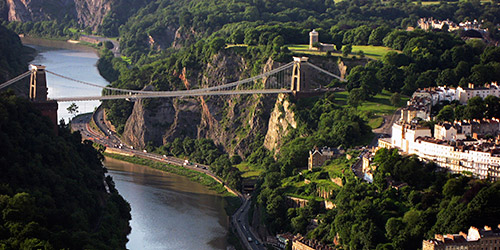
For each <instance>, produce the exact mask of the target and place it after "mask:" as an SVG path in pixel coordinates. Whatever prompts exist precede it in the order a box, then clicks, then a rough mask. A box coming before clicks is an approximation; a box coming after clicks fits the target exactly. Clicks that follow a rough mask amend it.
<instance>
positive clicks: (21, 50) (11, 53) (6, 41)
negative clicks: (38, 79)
mask: <svg viewBox="0 0 500 250" xmlns="http://www.w3.org/2000/svg"><path fill="white" fill-rule="evenodd" d="M33 53H34V50H33V49H31V48H28V47H25V46H23V44H22V43H21V40H20V39H19V36H18V35H17V34H16V33H15V32H13V31H12V30H10V29H8V28H6V27H5V26H3V25H1V24H0V83H3V82H5V81H7V80H9V79H11V78H13V77H15V76H18V75H20V74H21V73H24V72H26V70H27V67H26V66H27V63H28V61H30V60H32V58H33V55H32V54H33Z"/></svg>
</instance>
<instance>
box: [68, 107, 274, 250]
mask: <svg viewBox="0 0 500 250" xmlns="http://www.w3.org/2000/svg"><path fill="white" fill-rule="evenodd" d="M92 116H94V121H95V123H96V125H97V127H98V128H99V129H100V130H101V131H100V133H99V132H96V131H94V130H92V129H91V128H90V126H89V123H90V120H91V118H92ZM71 128H72V130H73V131H80V133H81V135H82V138H83V139H87V140H92V141H94V142H96V143H99V144H101V145H104V146H106V147H109V148H114V150H117V151H121V152H123V153H129V154H132V155H135V156H138V157H143V158H147V159H151V160H156V161H160V162H165V163H167V164H172V165H176V166H181V167H185V168H188V169H191V170H195V171H198V172H202V173H205V174H207V175H209V176H211V177H212V178H214V179H216V180H217V181H218V182H220V183H223V180H221V179H220V178H219V177H218V176H216V175H215V174H214V173H212V172H211V171H210V167H209V166H207V165H204V164H199V163H190V164H185V160H184V159H180V158H176V157H172V156H165V155H159V154H154V153H150V152H145V151H141V150H137V149H134V148H132V147H130V146H128V145H126V144H125V143H123V142H122V141H121V140H120V138H119V137H118V136H116V135H115V134H114V133H113V132H112V131H111V130H109V129H108V127H107V126H106V124H105V123H104V118H103V110H102V108H101V107H99V108H98V109H97V110H96V111H95V112H94V113H93V114H92V115H91V114H87V115H81V116H78V117H76V118H74V119H73V120H72V121H71ZM224 187H225V188H226V189H227V190H228V191H229V192H231V193H233V194H235V195H237V196H238V197H240V199H241V201H242V202H243V204H242V205H241V207H240V208H238V210H237V211H236V213H235V214H234V215H233V216H232V217H231V223H232V225H233V226H234V227H235V228H236V231H237V233H238V236H239V237H240V240H241V242H242V243H243V244H244V246H245V247H246V248H247V249H251V250H264V249H265V248H264V246H263V245H262V242H261V240H257V239H258V237H256V235H257V234H256V233H255V232H254V231H253V230H252V228H251V227H250V224H249V222H248V211H249V207H250V203H251V202H250V195H242V194H241V193H239V192H238V191H237V190H232V189H231V188H229V187H228V186H226V185H224ZM249 238H251V241H249V240H248V239H249Z"/></svg>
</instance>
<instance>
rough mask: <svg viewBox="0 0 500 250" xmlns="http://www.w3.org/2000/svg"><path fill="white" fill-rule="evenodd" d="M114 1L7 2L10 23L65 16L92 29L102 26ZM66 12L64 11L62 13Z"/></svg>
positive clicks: (54, 0) (56, 0) (57, 0)
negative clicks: (75, 19)
mask: <svg viewBox="0 0 500 250" xmlns="http://www.w3.org/2000/svg"><path fill="white" fill-rule="evenodd" d="M112 2H113V0H6V3H7V7H8V16H7V18H8V20H9V21H20V22H28V21H34V22H36V21H43V20H54V19H59V20H62V18H64V16H65V15H69V16H70V17H75V18H77V20H78V22H79V23H81V24H83V25H85V26H90V27H94V28H95V27H97V26H98V25H99V24H101V22H102V19H103V18H104V16H105V15H106V14H107V13H108V12H109V11H110V9H111V4H112ZM61 10H64V11H61Z"/></svg>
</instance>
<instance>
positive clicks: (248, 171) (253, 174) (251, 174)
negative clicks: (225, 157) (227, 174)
mask: <svg viewBox="0 0 500 250" xmlns="http://www.w3.org/2000/svg"><path fill="white" fill-rule="evenodd" d="M235 167H236V168H238V169H239V170H240V172H241V173H242V174H241V177H243V178H250V179H251V178H258V177H259V176H260V174H261V173H262V172H264V170H263V169H262V168H259V167H257V166H255V165H253V164H250V163H247V162H242V163H240V164H238V165H235Z"/></svg>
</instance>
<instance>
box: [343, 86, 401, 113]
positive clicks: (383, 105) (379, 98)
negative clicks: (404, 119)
mask: <svg viewBox="0 0 500 250" xmlns="http://www.w3.org/2000/svg"><path fill="white" fill-rule="evenodd" d="M348 95H349V93H348V92H347V91H343V92H337V93H335V102H336V103H337V104H340V105H342V106H347V96H348ZM391 96H392V93H390V92H389V91H386V90H384V91H382V93H380V94H377V95H376V96H374V97H373V98H371V99H370V100H367V101H365V102H363V103H362V104H361V105H360V106H359V107H358V110H359V111H370V112H372V113H373V114H374V115H379V116H380V115H390V114H393V113H394V112H395V111H396V109H398V108H399V107H401V106H403V105H404V104H405V103H406V101H408V99H409V98H408V97H406V96H402V97H401V103H400V106H398V107H395V106H392V104H391Z"/></svg>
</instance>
